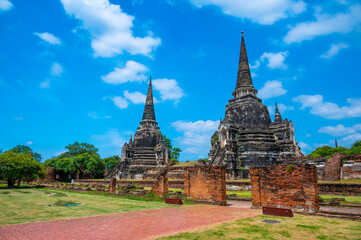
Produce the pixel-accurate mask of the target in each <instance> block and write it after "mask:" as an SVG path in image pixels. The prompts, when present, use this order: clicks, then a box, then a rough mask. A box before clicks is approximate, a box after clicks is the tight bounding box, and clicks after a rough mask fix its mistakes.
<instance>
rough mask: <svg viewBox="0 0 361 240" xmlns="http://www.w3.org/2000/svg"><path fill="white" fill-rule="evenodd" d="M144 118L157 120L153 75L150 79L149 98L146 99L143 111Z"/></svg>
mask: <svg viewBox="0 0 361 240" xmlns="http://www.w3.org/2000/svg"><path fill="white" fill-rule="evenodd" d="M144 120H154V121H155V113H154V104H153V90H152V76H150V79H149V87H148V94H147V99H146V101H145V107H144V113H143V121H144Z"/></svg>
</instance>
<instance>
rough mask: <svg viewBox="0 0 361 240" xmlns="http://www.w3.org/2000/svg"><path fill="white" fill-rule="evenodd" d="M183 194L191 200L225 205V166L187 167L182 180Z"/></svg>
mask: <svg viewBox="0 0 361 240" xmlns="http://www.w3.org/2000/svg"><path fill="white" fill-rule="evenodd" d="M184 194H185V195H187V196H189V197H190V198H192V199H197V200H201V201H208V202H214V203H217V204H220V205H225V204H226V203H227V200H226V197H227V195H226V168H225V166H193V167H188V168H187V169H186V172H185V178H184Z"/></svg>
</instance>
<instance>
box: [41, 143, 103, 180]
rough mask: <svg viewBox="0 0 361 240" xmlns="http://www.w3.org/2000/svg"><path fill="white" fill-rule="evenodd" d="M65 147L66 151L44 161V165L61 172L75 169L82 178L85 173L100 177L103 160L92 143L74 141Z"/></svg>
mask: <svg viewBox="0 0 361 240" xmlns="http://www.w3.org/2000/svg"><path fill="white" fill-rule="evenodd" d="M65 148H66V149H68V151H66V152H64V153H62V154H60V156H58V157H55V158H52V159H49V160H47V161H45V165H46V166H49V167H53V169H54V170H56V171H60V172H62V173H66V172H69V171H71V170H73V171H76V172H77V173H78V177H79V178H83V176H84V175H85V174H86V173H88V174H90V175H92V176H93V177H94V176H101V177H102V175H103V173H104V171H105V162H104V160H103V159H101V158H100V156H99V154H98V149H97V148H96V147H94V145H93V144H89V143H78V142H74V143H73V144H69V145H67V146H65Z"/></svg>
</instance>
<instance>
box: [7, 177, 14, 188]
mask: <svg viewBox="0 0 361 240" xmlns="http://www.w3.org/2000/svg"><path fill="white" fill-rule="evenodd" d="M14 185H15V180H12V179H8V188H14Z"/></svg>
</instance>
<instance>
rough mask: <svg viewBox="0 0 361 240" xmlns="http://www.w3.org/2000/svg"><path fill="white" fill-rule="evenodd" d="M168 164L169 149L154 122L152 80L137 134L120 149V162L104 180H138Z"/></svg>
mask: <svg viewBox="0 0 361 240" xmlns="http://www.w3.org/2000/svg"><path fill="white" fill-rule="evenodd" d="M168 162H169V149H168V147H167V145H166V144H165V143H164V142H163V141H162V134H161V132H160V130H159V127H158V123H157V122H156V120H155V113H154V104H153V90H152V78H150V80H149V87H148V94H147V99H146V101H145V107H144V112H143V118H142V121H141V122H140V127H138V130H137V132H136V133H135V135H134V140H133V139H132V136H131V137H130V140H129V142H128V143H125V144H124V145H123V148H122V159H121V161H120V162H119V163H118V164H117V165H116V166H115V167H114V168H113V169H112V170H111V171H110V172H109V174H108V175H107V176H106V177H105V179H111V178H112V177H114V178H117V179H126V178H127V179H140V178H142V177H143V175H144V174H145V173H146V172H147V171H149V170H154V169H156V168H157V167H160V166H164V165H166V164H167V163H168Z"/></svg>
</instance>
